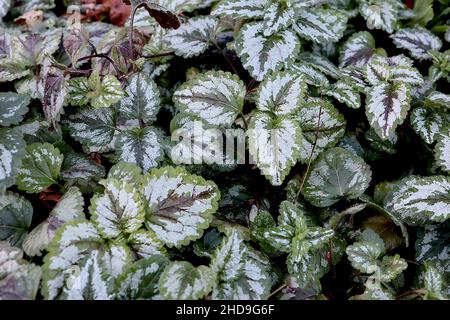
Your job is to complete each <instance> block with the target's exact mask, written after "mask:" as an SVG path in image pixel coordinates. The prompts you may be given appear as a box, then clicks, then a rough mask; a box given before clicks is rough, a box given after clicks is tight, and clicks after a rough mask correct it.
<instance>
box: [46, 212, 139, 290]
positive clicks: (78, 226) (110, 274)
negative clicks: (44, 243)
mask: <svg viewBox="0 0 450 320" xmlns="http://www.w3.org/2000/svg"><path fill="white" fill-rule="evenodd" d="M94 258H95V259H94ZM130 260H131V256H130V251H129V249H128V248H127V247H126V246H123V245H120V244H118V243H116V242H109V243H104V242H103V239H102V237H101V235H100V234H99V232H98V230H97V229H96V227H95V226H94V224H92V223H91V222H88V221H73V222H68V223H66V224H65V225H64V226H63V227H61V228H60V229H59V230H58V231H57V232H56V235H55V238H54V239H53V241H52V242H51V244H50V247H49V254H47V255H46V256H45V258H44V266H43V282H42V289H41V292H42V294H43V295H44V297H45V298H46V299H56V298H59V299H61V298H68V297H69V296H70V295H74V296H76V297H78V299H93V298H94V297H95V295H101V298H99V299H108V298H110V296H111V293H110V289H111V288H112V284H113V282H114V281H115V280H116V279H117V278H118V276H119V275H120V274H122V273H123V271H124V269H125V267H126V266H127V265H128V264H129V263H130ZM88 261H90V262H88ZM86 263H87V264H86ZM92 272H95V278H96V280H98V281H99V283H98V287H96V288H92V287H91V290H92V291H91V293H89V292H86V291H84V289H83V288H86V287H88V288H89V286H90V285H92V283H90V282H89V278H91V279H93V278H94V277H88V278H86V276H87V275H89V274H91V275H92V276H94V274H92ZM100 275H101V277H100ZM94 286H95V285H94ZM104 286H107V287H106V288H105V287H104ZM63 288H65V290H63ZM98 290H101V291H98ZM92 294H93V295H94V296H92Z"/></svg>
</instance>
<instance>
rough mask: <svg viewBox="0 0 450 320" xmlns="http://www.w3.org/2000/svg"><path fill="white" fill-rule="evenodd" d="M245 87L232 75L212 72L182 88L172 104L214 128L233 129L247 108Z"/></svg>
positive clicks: (202, 75)
mask: <svg viewBox="0 0 450 320" xmlns="http://www.w3.org/2000/svg"><path fill="white" fill-rule="evenodd" d="M245 94H246V88H245V85H244V83H243V82H242V81H241V80H240V79H239V78H238V77H237V76H234V75H232V74H231V73H229V72H223V71H209V72H207V73H203V74H199V75H198V76H196V77H195V78H194V79H192V80H190V81H188V82H186V83H185V84H183V85H182V86H181V87H180V88H179V89H178V90H177V91H176V92H175V93H174V95H173V101H174V102H175V104H176V106H177V107H178V108H180V109H181V110H182V111H183V112H187V113H190V114H194V115H197V116H199V117H200V118H202V119H203V120H205V121H206V122H207V123H209V124H212V125H220V126H230V125H231V124H233V123H234V121H235V120H236V118H237V116H238V115H239V113H241V112H242V107H243V106H244V98H245Z"/></svg>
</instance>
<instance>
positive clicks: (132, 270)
mask: <svg viewBox="0 0 450 320" xmlns="http://www.w3.org/2000/svg"><path fill="white" fill-rule="evenodd" d="M168 263H169V260H168V259H167V258H166V257H165V256H162V255H158V254H155V255H152V256H150V257H148V258H146V259H142V260H139V261H137V262H135V263H134V264H132V265H130V266H129V267H128V268H127V269H126V270H125V271H124V273H123V274H122V275H121V276H120V277H119V279H118V283H117V287H116V297H117V299H120V300H124V299H130V300H136V299H154V298H157V297H158V296H159V283H158V282H159V278H160V277H161V273H162V272H163V271H164V268H165V267H166V266H167V264H168Z"/></svg>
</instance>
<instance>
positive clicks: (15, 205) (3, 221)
mask: <svg viewBox="0 0 450 320" xmlns="http://www.w3.org/2000/svg"><path fill="white" fill-rule="evenodd" d="M32 218H33V207H32V206H31V203H30V202H29V201H28V200H27V199H25V198H24V197H22V196H20V195H19V194H16V193H13V192H10V191H7V192H6V193H4V194H1V195H0V241H1V240H3V241H8V242H9V243H10V244H11V245H12V246H16V247H21V246H22V242H23V241H24V239H25V237H26V236H27V233H28V228H29V227H30V224H31V219H32Z"/></svg>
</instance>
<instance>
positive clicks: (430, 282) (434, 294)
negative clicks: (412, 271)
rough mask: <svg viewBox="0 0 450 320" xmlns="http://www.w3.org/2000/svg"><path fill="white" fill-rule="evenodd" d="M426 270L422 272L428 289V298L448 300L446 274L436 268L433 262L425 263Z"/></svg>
mask: <svg viewBox="0 0 450 320" xmlns="http://www.w3.org/2000/svg"><path fill="white" fill-rule="evenodd" d="M424 268H425V270H424V271H423V272H422V273H421V274H420V278H421V279H422V281H423V285H424V287H425V289H426V290H427V294H426V298H427V300H436V299H437V300H448V297H447V295H446V293H445V288H446V287H447V288H448V284H447V283H446V281H445V278H444V275H443V274H442V273H441V272H440V271H439V270H438V268H436V267H435V266H434V265H433V263H425V265H424Z"/></svg>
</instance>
